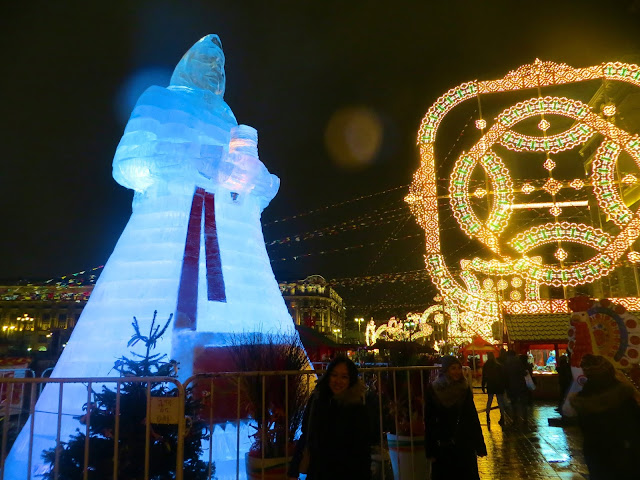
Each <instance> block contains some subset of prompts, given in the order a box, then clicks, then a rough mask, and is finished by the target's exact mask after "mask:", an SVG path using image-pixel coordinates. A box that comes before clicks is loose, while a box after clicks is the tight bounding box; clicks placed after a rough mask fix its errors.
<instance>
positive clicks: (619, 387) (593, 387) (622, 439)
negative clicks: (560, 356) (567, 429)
mask: <svg viewBox="0 0 640 480" xmlns="http://www.w3.org/2000/svg"><path fill="white" fill-rule="evenodd" d="M580 366H581V367H582V370H583V371H584V375H585V377H587V382H586V383H585V384H584V387H582V391H580V392H579V393H578V394H577V395H575V396H573V397H570V398H569V401H570V403H571V405H572V406H573V408H575V409H576V411H577V412H578V422H579V424H580V428H581V430H582V433H583V437H584V449H583V451H584V458H585V460H586V462H587V467H588V468H589V478H590V479H591V480H605V479H618V478H619V479H629V478H638V459H639V458H640V437H639V436H638V432H640V406H638V403H637V402H636V400H635V398H634V389H633V387H631V386H630V385H627V384H625V383H622V382H620V381H619V380H618V379H617V378H616V377H615V370H614V368H613V365H612V364H611V362H609V361H608V360H607V359H606V358H604V357H602V356H600V355H590V354H588V355H585V356H584V357H582V361H581V362H580Z"/></svg>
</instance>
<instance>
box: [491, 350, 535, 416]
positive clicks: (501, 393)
mask: <svg viewBox="0 0 640 480" xmlns="http://www.w3.org/2000/svg"><path fill="white" fill-rule="evenodd" d="M532 367H533V366H532V365H531V364H530V363H529V361H528V358H527V356H526V355H517V354H516V352H514V351H512V350H510V351H509V352H507V351H505V350H504V349H503V350H500V354H499V357H498V358H497V359H496V358H495V356H494V354H493V353H492V352H489V354H488V359H487V361H486V362H485V364H484V367H483V369H482V393H487V408H486V414H487V426H489V428H491V417H490V415H489V413H490V412H491V406H492V404H493V398H494V397H495V398H496V400H497V403H498V408H499V409H500V420H499V422H498V423H499V424H500V426H505V425H506V424H508V423H512V424H514V425H519V424H521V423H524V422H525V421H526V418H527V415H528V411H529V408H530V406H531V405H532V403H533V396H532V389H533V388H535V384H534V383H533V368H532ZM507 406H509V407H507ZM507 412H509V413H507Z"/></svg>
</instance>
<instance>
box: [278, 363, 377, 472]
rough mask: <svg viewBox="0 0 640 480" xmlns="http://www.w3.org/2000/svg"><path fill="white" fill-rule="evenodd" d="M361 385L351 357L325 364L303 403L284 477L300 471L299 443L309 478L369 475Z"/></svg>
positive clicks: (368, 450) (367, 420) (367, 444)
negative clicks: (297, 437) (299, 429)
mask: <svg viewBox="0 0 640 480" xmlns="http://www.w3.org/2000/svg"><path fill="white" fill-rule="evenodd" d="M364 390H365V389H364V386H363V385H362V383H361V382H360V381H359V380H358V369H357V368H356V366H355V364H354V363H353V362H352V361H351V360H349V359H348V358H346V357H342V356H341V357H337V358H336V359H334V360H333V361H332V362H331V363H330V364H329V365H328V367H327V371H326V373H325V374H324V375H323V376H322V378H321V379H320V380H318V384H317V385H316V388H315V390H314V391H313V393H312V394H311V398H310V399H309V402H308V403H307V408H306V410H305V413H304V418H303V421H302V436H301V437H300V440H298V444H297V445H296V451H295V453H294V456H293V459H292V460H291V463H290V465H289V472H288V476H289V478H298V475H299V474H300V473H301V472H300V463H301V461H302V458H303V456H304V450H305V447H308V454H309V465H308V469H307V478H308V479H309V480H342V479H344V480H347V479H349V480H369V479H370V478H371V449H370V439H371V434H370V432H369V430H370V425H371V422H370V421H369V417H368V415H367V409H366V407H365V405H364Z"/></svg>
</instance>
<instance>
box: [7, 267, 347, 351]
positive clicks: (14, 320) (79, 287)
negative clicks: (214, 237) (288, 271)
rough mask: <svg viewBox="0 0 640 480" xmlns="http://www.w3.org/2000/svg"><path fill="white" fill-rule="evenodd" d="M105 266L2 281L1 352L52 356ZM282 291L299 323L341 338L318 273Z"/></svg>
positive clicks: (338, 313) (341, 318) (339, 308)
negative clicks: (53, 276)
mask: <svg viewBox="0 0 640 480" xmlns="http://www.w3.org/2000/svg"><path fill="white" fill-rule="evenodd" d="M101 271H102V268H101V267H97V268H94V269H93V270H90V271H87V272H80V273H78V274H75V275H70V276H67V277H62V278H58V279H55V280H50V281H48V282H40V283H37V284H36V283H35V282H34V283H26V284H14V285H4V286H2V285H0V356H24V355H30V356H32V357H38V358H41V359H42V358H46V359H51V360H54V361H55V359H57V358H58V356H59V355H60V352H61V351H62V349H63V348H64V347H65V345H66V342H67V340H68V339H69V337H70V335H71V332H72V331H73V327H75V325H76V322H77V321H78V319H79V318H80V314H81V313H82V310H83V309H84V307H85V305H86V304H87V301H88V300H89V296H90V295H91V292H92V291H93V287H94V285H95V283H96V281H97V279H98V277H99V275H100V273H101ZM280 291H281V292H282V295H283V297H284V300H285V303H286V305H287V308H288V310H289V313H290V314H291V317H292V318H293V320H294V322H295V323H296V325H303V326H307V327H311V328H313V329H314V330H316V331H318V332H320V333H322V334H324V335H326V336H328V337H330V338H331V339H332V340H334V341H337V342H342V339H343V335H344V326H345V309H344V305H343V302H342V298H341V297H340V295H338V294H337V292H336V291H335V290H334V289H333V288H331V287H330V286H328V285H327V282H326V280H325V279H324V278H323V277H321V276H319V275H312V276H310V277H308V278H306V279H304V280H301V281H298V282H293V283H281V284H280Z"/></svg>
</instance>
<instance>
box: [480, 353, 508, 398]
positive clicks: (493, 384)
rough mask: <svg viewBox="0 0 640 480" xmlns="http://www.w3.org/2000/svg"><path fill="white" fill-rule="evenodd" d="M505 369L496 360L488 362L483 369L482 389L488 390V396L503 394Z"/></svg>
mask: <svg viewBox="0 0 640 480" xmlns="http://www.w3.org/2000/svg"><path fill="white" fill-rule="evenodd" d="M505 383H506V382H505V373H504V367H503V366H502V364H501V363H499V362H497V361H496V360H493V359H492V360H487V362H486V363H485V364H484V367H482V388H483V389H484V388H485V387H486V388H487V393H488V394H501V393H504V389H505Z"/></svg>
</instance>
